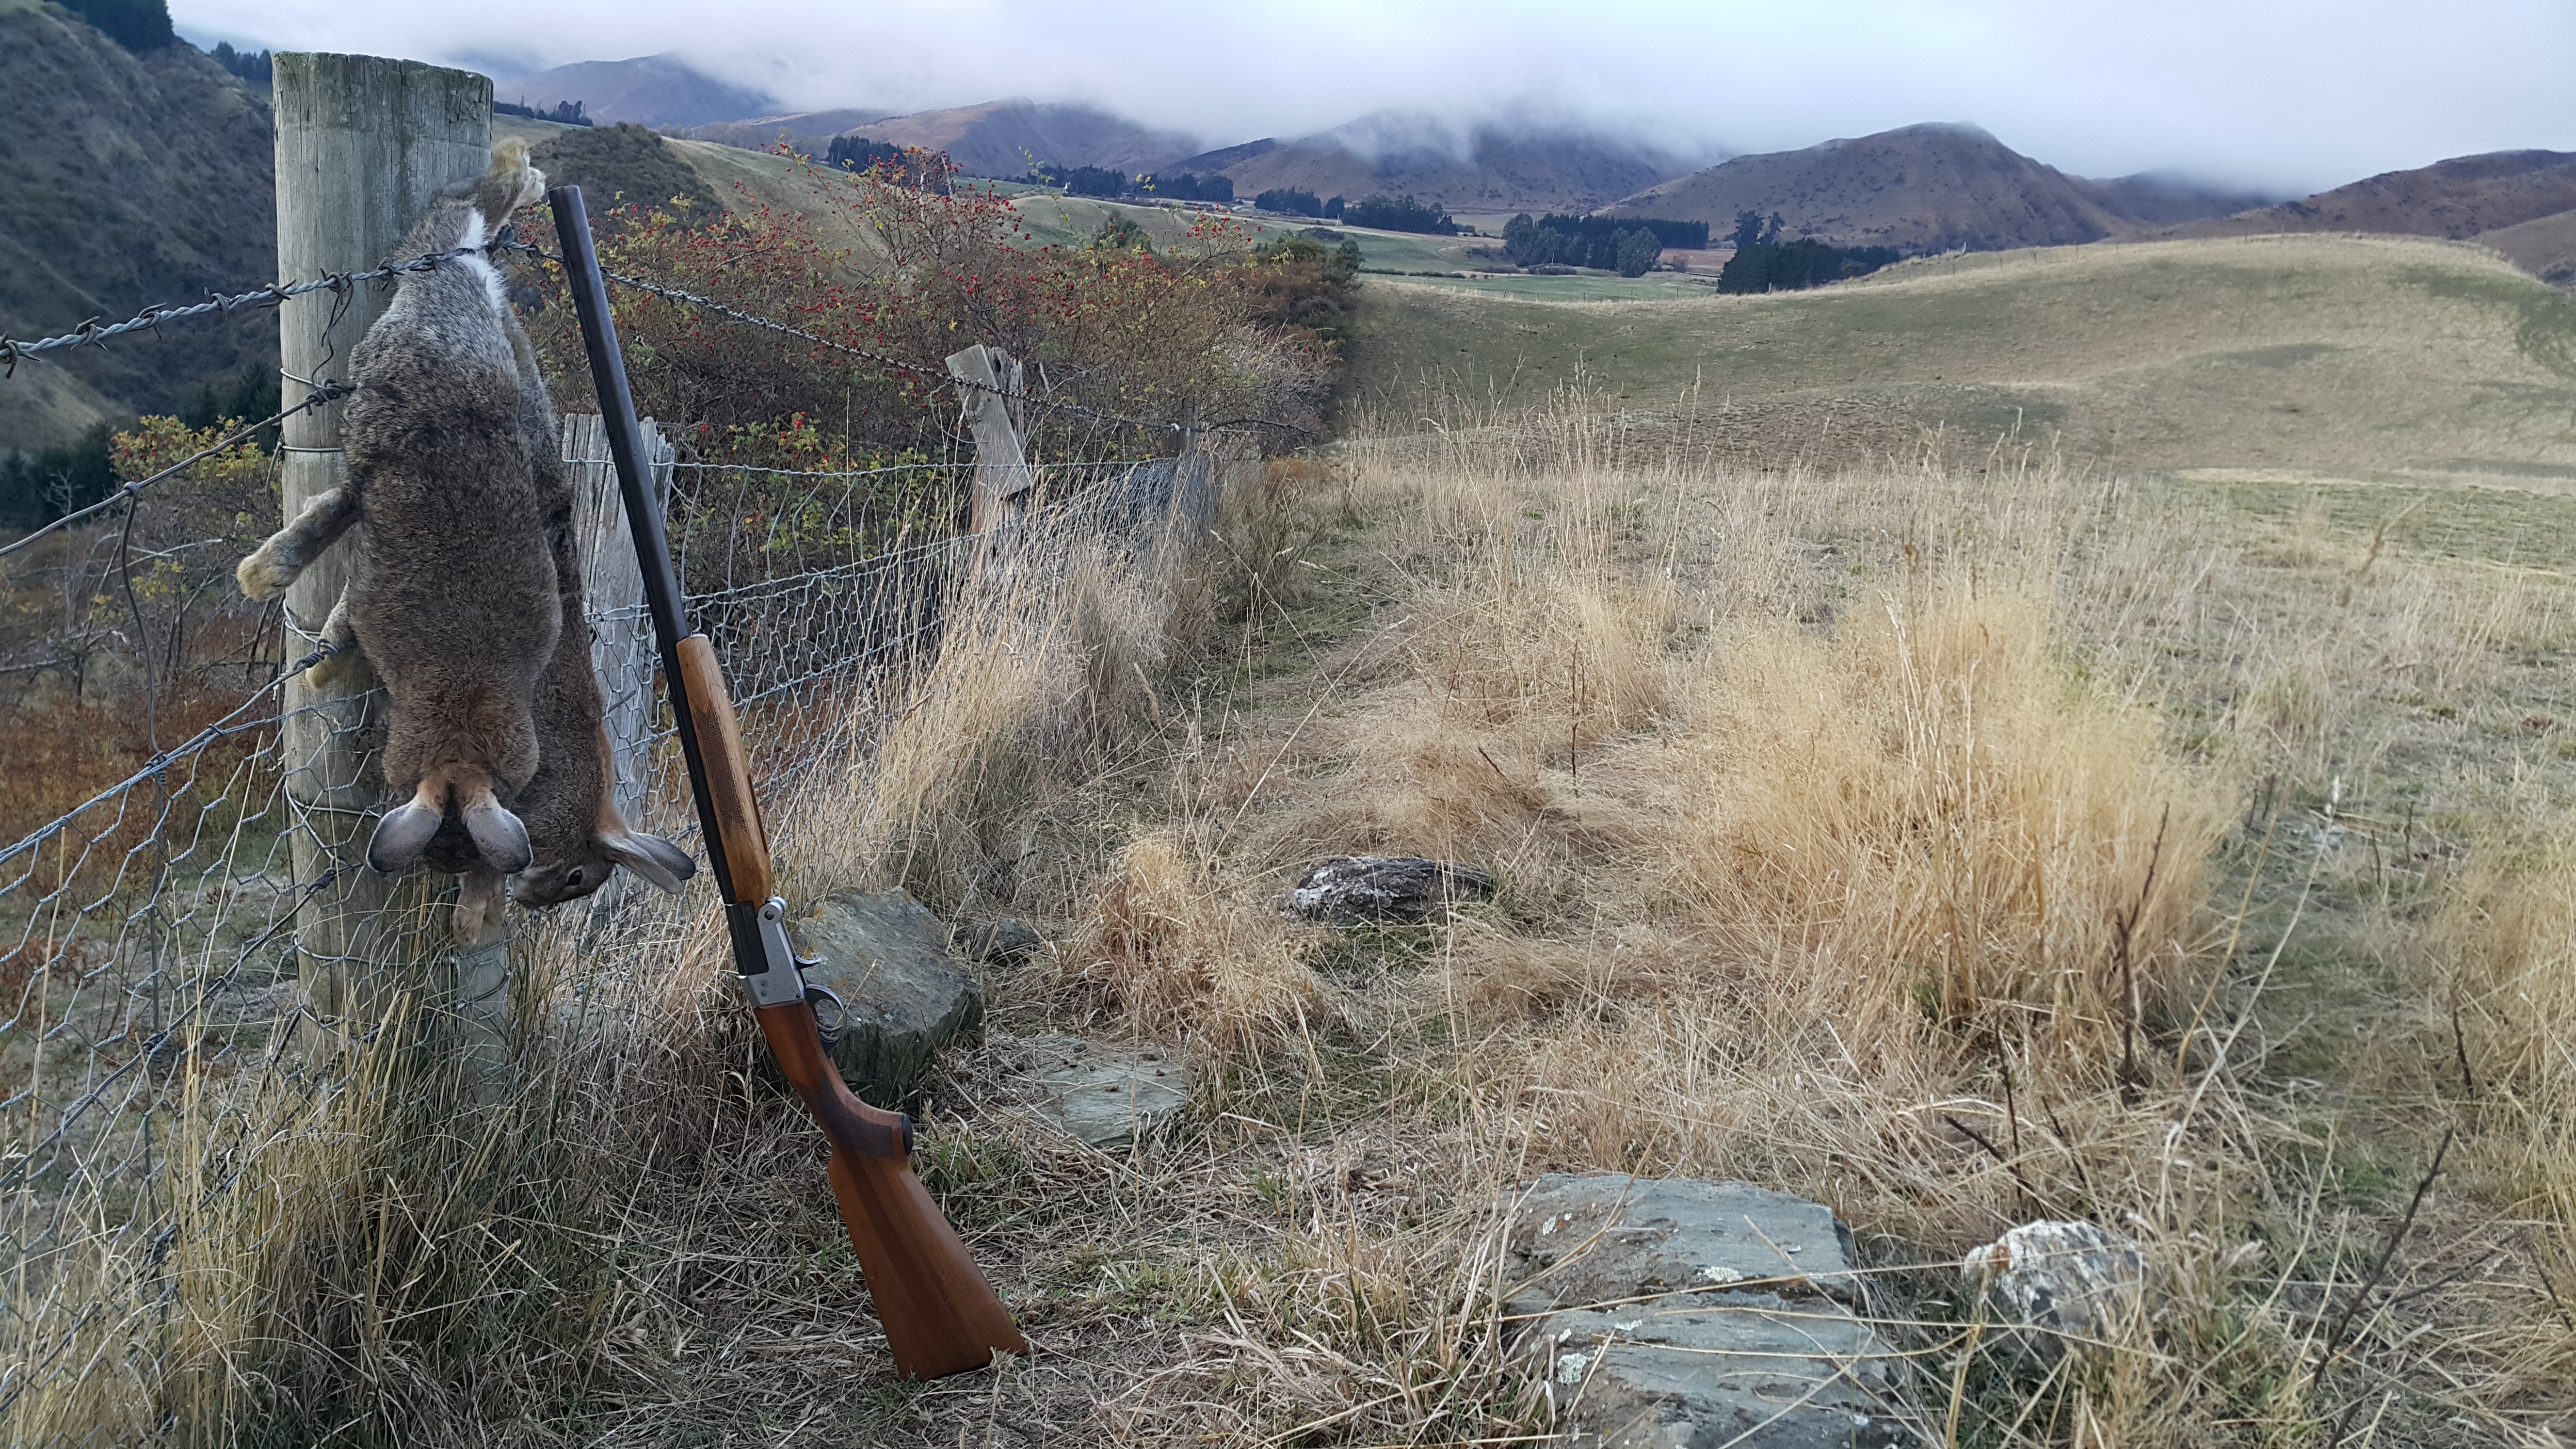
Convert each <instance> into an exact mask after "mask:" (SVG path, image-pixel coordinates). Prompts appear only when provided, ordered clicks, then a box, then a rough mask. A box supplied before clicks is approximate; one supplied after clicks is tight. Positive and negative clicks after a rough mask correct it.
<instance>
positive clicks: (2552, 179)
mask: <svg viewBox="0 0 2576 1449" xmlns="http://www.w3.org/2000/svg"><path fill="white" fill-rule="evenodd" d="M2300 231H2363V232H2405V233H2408V234H2411V235H2415V236H2438V237H2445V238H2448V239H2450V240H2452V241H2473V242H2477V243H2480V244H2482V245H2485V246H2490V247H2493V248H2495V249H2496V250H2497V251H2499V252H2502V253H2503V254H2504V255H2505V256H2506V257H2507V258H2508V259H2509V260H2511V261H2512V262H2513V263H2514V264H2515V265H2517V266H2519V267H2521V268H2523V269H2524V270H2525V271H2528V272H2530V273H2532V274H2533V275H2534V276H2537V277H2540V278H2542V279H2544V280H2547V281H2551V282H2556V283H2558V284H2560V285H2562V286H2564V285H2568V284H2570V283H2576V152H2568V151H2491V152H2488V153H2487V154H2485V155H2482V156H2456V157H2453V158H2452V159H2450V160H2448V161H2436V162H2434V163H2433V164H2432V165H2430V166H2420V167H2417V168H2415V169H2414V170H2411V171H2388V172H2383V173H2381V174H2380V175H2377V176H2372V177H2368V178H2365V179H2363V180H2360V181H2355V182H2353V183H2351V184H2350V185H2348V186H2338V187H2336V188H2334V189H2333V190H2332V191H2320V192H2318V193H2317V194H2316V195H2314V196H2311V197H2308V198H2307V199H2306V200H2304V201H2290V202H2283V203H2282V204H2280V205H2278V206H2267V207H2262V208H2260V209H2257V210H2250V211H2240V212H2237V213H2235V214H2234V215H2230V216H2223V217H2213V218H2209V219H2206V220H2199V221H2191V222H2186V223H2184V224H2183V225H2180V226H2175V227H2171V228H2168V229H2167V230H2165V231H2163V232H2160V233H2158V235H2162V236H2174V237H2192V236H2262V235H2267V234H2273V233H2279V232H2300Z"/></svg>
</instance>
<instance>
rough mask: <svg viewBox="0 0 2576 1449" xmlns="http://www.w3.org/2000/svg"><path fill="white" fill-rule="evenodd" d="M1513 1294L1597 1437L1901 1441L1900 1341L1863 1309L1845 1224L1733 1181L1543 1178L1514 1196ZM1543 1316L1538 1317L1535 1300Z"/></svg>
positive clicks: (1803, 1444) (1780, 1446)
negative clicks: (1894, 1342) (1884, 1336)
mask: <svg viewBox="0 0 2576 1449" xmlns="http://www.w3.org/2000/svg"><path fill="white" fill-rule="evenodd" d="M1512 1211H1513V1219H1512V1226H1511V1231H1510V1234H1509V1236H1508V1237H1507V1238H1506V1240H1505V1259H1504V1267H1505V1271H1506V1272H1507V1273H1508V1274H1509V1275H1511V1277H1512V1278H1513V1279H1514V1280H1515V1281H1516V1284H1517V1286H1516V1287H1514V1289H1513V1290H1512V1293H1511V1299H1510V1304H1511V1310H1512V1312H1513V1313H1515V1314H1519V1315H1531V1316H1533V1317H1535V1318H1536V1323H1537V1327H1536V1328H1535V1329H1534V1330H1533V1331H1532V1332H1531V1333H1530V1334H1529V1335H1528V1336H1527V1337H1526V1338H1525V1339H1524V1340H1523V1347H1524V1349H1525V1351H1528V1352H1544V1353H1548V1354H1551V1355H1553V1358H1554V1362H1553V1365H1552V1368H1551V1372H1550V1377H1551V1378H1552V1380H1553V1382H1554V1392H1555V1394H1556V1396H1557V1403H1558V1405H1559V1406H1560V1408H1561V1409H1562V1410H1564V1411H1566V1412H1568V1413H1569V1414H1570V1416H1571V1417H1572V1419H1573V1421H1574V1423H1575V1425H1576V1426H1577V1428H1578V1430H1579V1431H1580V1432H1579V1435H1578V1437H1577V1438H1576V1440H1575V1441H1574V1442H1576V1443H1580V1444H1583V1445H1587V1446H1600V1449H1716V1446H1719V1445H1740V1446H1744V1449H1826V1446H1835V1449H1848V1446H1853V1445H1860V1446H1871V1449H1877V1446H1888V1445H1899V1444H1909V1443H1911V1442H1912V1436H1911V1435H1909V1434H1908V1433H1907V1432H1906V1431H1905V1429H1904V1428H1903V1427H1902V1426H1901V1425H1900V1424H1898V1423H1897V1422H1896V1421H1895V1420H1893V1419H1892V1418H1891V1417H1889V1415H1890V1411H1891V1409H1892V1408H1893V1407H1894V1404H1895V1399H1896V1395H1895V1383H1894V1374H1893V1373H1892V1372H1891V1371H1890V1365H1892V1364H1893V1363H1894V1362H1895V1359H1894V1356H1893V1350H1891V1349H1890V1348H1889V1347H1888V1345H1887V1344H1886V1343H1885V1342H1883V1341H1882V1340H1881V1339H1880V1338H1879V1337H1878V1334H1877V1333H1876V1331H1875V1330H1873V1329H1872V1328H1871V1327H1870V1326H1869V1325H1868V1324H1867V1323H1865V1322H1863V1321H1862V1320H1861V1319H1860V1318H1858V1317H1856V1316H1855V1315H1854V1314H1853V1312H1852V1305H1854V1304H1856V1303H1857V1302H1858V1300H1859V1291H1858V1287H1857V1284H1858V1282H1859V1280H1858V1278H1857V1277H1856V1275H1855V1271H1854V1265H1853V1263H1852V1256H1851V1244H1850V1238H1849V1235H1848V1234H1846V1233H1845V1232H1844V1231H1843V1228H1842V1225H1841V1224H1840V1223H1838V1222H1836V1221H1835V1220H1834V1215H1833V1213H1832V1212H1830V1211H1829V1210H1827V1209H1826V1208H1824V1207H1823V1206H1821V1205H1819V1204H1816V1203H1811V1202H1807V1201H1805V1200H1804V1199H1801V1198H1795V1197H1790V1196H1788V1195H1787V1194H1785V1193H1777V1192H1772V1191H1769V1190H1768V1189H1765V1188H1759V1187H1754V1186H1751V1185H1750V1184H1747V1183H1740V1182H1695V1181H1690V1180H1686V1179H1673V1180H1661V1181H1658V1180H1649V1179H1643V1178H1634V1177H1628V1176H1624V1175H1610V1176H1600V1177H1569V1176H1565V1175H1562V1174H1551V1175H1550V1176H1547V1177H1543V1178H1541V1179H1539V1180H1538V1181H1537V1182H1536V1183H1534V1184H1532V1185H1531V1186H1530V1187H1529V1188H1528V1190H1527V1191H1526V1192H1525V1193H1523V1194H1522V1195H1520V1197H1519V1199H1518V1201H1517V1202H1516V1203H1515V1204H1514V1205H1513V1209H1512ZM1542 1315H1543V1316H1542Z"/></svg>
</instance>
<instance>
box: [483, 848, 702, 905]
mask: <svg viewBox="0 0 2576 1449" xmlns="http://www.w3.org/2000/svg"><path fill="white" fill-rule="evenodd" d="M621 865H622V866H624V867H626V868H627V869H628V870H631V871H633V872H635V873H636V874H637V875H639V876H642V877H643V878H644V879H645V881H646V882H648V883H649V884H651V885H652V886H654V887H655V888H656V889H658V890H664V891H672V892H676V891H678V890H679V889H680V884H681V882H683V881H685V880H687V879H688V878H689V877H690V876H693V875H695V874H697V872H698V863H697V862H696V861H695V860H692V859H691V858H690V857H689V853H688V852H687V851H685V850H682V849H681V848H680V847H678V846H676V845H673V844H672V843H671V842H669V841H667V840H664V839H662V838H661V837H660V836H658V835H646V834H643V833H642V832H640V831H633V830H625V829H619V830H617V831H615V832H613V833H603V834H600V835H596V836H593V837H591V838H590V839H589V840H587V841H584V842H583V843H582V848H581V849H580V850H577V851H575V852H573V855H572V857H571V858H570V859H568V860H550V861H541V862H539V863H537V864H535V865H532V866H530V867H528V868H527V869H526V870H523V871H521V872H519V873H518V874H517V875H515V876H512V877H511V878H510V899H512V900H514V901H517V902H518V903H519V904H520V905H522V906H525V907H527V908H528V909H529V910H532V911H539V910H544V909H545V908H546V907H548V906H559V905H562V904H563V903H564V902H566V901H577V900H580V899H581V898H582V897H583V896H586V895H589V894H590V893H591V892H593V891H595V890H598V889H599V888H600V887H601V886H604V885H606V884H608V877H609V875H610V874H611V873H612V872H614V871H615V870H616V869H617V867H619V866H621Z"/></svg>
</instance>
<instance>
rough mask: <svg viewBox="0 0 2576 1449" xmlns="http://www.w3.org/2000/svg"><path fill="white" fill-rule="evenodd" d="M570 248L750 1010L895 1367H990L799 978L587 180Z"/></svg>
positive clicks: (974, 1285) (939, 1225) (553, 195)
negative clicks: (652, 476)
mask: <svg viewBox="0 0 2576 1449" xmlns="http://www.w3.org/2000/svg"><path fill="white" fill-rule="evenodd" d="M547 200H548V201H549V202H550V203H552V205H553V207H554V216H555V232H556V234H557V236H558V237H559V238H560V239H561V242H562V245H563V267H564V272H565V275H566V277H567V279H568V280H569V282H570V284H571V291H572V300H573V310H574V311H575V312H576V313H577V314H578V315H579V317H580V319H581V336H582V343H583V346H584V348H585V349H586V350H587V351H588V352H589V354H590V374H591V381H592V383H593V384H594V385H595V386H596V388H597V390H598V393H599V411H600V416H601V419H602V421H603V422H604V423H605V424H606V428H607V433H608V451H609V456H610V458H611V459H612V460H614V462H615V464H616V468H617V486H618V491H619V492H620V493H621V494H622V495H623V496H624V498H625V500H626V519H627V523H628V525H629V526H630V527H631V529H632V530H633V532H634V536H635V554H636V560H637V562H638V563H640V564H641V565H642V568H643V574H644V596H645V602H646V604H647V606H648V608H649V609H650V611H651V613H652V616H653V633H654V636H655V638H656V639H657V640H658V641H659V642H660V645H661V650H662V679H663V684H664V687H665V688H666V689H668V690H669V692H670V696H671V717H672V722H673V724H674V725H675V726H676V727H677V731H678V734H679V736H680V752H681V754H682V755H683V757H685V759H686V760H687V762H688V767H689V789H690V793H691V794H692V795H693V796H694V797H695V798H696V803H697V807H698V822H699V824H700V826H701V827H702V829H703V832H704V835H705V837H706V846H707V857H708V864H709V865H711V866H712V867H714V875H715V880H716V885H717V888H718V889H719V890H720V891H721V892H722V893H723V896H724V908H725V927H726V934H727V935H728V937H730V939H731V941H732V944H733V956H734V965H735V967H736V968H737V969H738V970H740V971H741V973H742V978H743V988H744V991H745V993H746V994H747V995H748V996H749V997H750V998H751V1006H752V1018H753V1020H755V1021H757V1022H758V1023H759V1025H760V1033H761V1036H762V1037H763V1038H764V1039H766V1040H767V1041H768V1043H769V1050H770V1054H771V1055H772V1056H773V1057H775V1058H776V1059H777V1061H778V1066H779V1069H780V1071H781V1072H783V1073H784V1074H785V1076H786V1078H787V1082H788V1085H789V1086H791V1087H793V1088H795V1090H796V1094H797V1095H798V1096H799V1097H801V1098H803V1099H804V1102H805V1109H806V1110H807V1111H808V1112H810V1113H812V1114H813V1117H814V1121H815V1123H816V1124H817V1125H819V1126H820V1127H821V1128H822V1129H823V1132H824V1135H825V1136H826V1137H828V1138H829V1139H830V1140H831V1143H832V1161H831V1168H830V1175H831V1180H832V1196H833V1198H834V1199H835V1200H837V1201H838V1202H839V1204H840V1208H841V1221H842V1223H843V1224H844V1225H846V1226H847V1227H848V1228H849V1230H850V1245H851V1246H852V1247H853V1248H856V1249H857V1250H858V1254H859V1268H860V1271H861V1272H862V1273H864V1274H865V1275H866V1278H867V1284H868V1292H869V1294H870V1296H871V1297H873V1298H874V1299H875V1301H876V1309H877V1321H878V1322H879V1323H881V1324H882V1325H884V1327H885V1334H886V1344H887V1346H888V1347H889V1348H890V1349H891V1350H892V1351H893V1354H894V1362H895V1368H896V1370H897V1371H898V1372H900V1373H902V1374H903V1376H904V1377H906V1378H915V1379H933V1378H941V1377H945V1376H946V1375H949V1374H954V1373H963V1372H966V1371H968V1370H971V1369H979V1368H983V1367H985V1366H986V1365H987V1364H990V1363H991V1362H992V1360H993V1355H994V1353H995V1352H996V1351H1000V1352H1005V1353H1014V1354H1024V1353H1027V1352H1028V1351H1029V1345H1028V1340H1026V1339H1024V1338H1022V1337H1021V1336H1020V1331H1019V1329H1018V1328H1017V1327H1016V1326H1015V1325H1013V1323H1012V1322H1011V1315H1010V1311H1009V1310H1008V1309H1006V1308H1004V1307H1003V1306H1002V1299H1001V1295H999V1294H997V1293H995V1292H994V1291H993V1285H992V1284H991V1283H990V1282H988V1281H986V1279H985V1277H984V1273H983V1270H982V1269H980V1268H978V1267H976V1266H975V1259H974V1256H973V1255H972V1254H970V1253H968V1252H967V1251H966V1245H965V1244H964V1243H963V1242H961V1241H959V1240H958V1237H957V1230H956V1229H955V1228H954V1227H951V1226H950V1225H949V1222H948V1219H947V1218H946V1217H945V1216H944V1215H942V1214H941V1212H940V1211H939V1205H938V1204H936V1203H934V1202H932V1201H931V1200H930V1191H929V1189H927V1188H925V1187H923V1186H922V1185H921V1179H920V1178H918V1177H916V1176H914V1175H913V1171H912V1163H911V1157H910V1154H911V1149H912V1122H911V1119H909V1118H907V1117H905V1116H904V1115H903V1114H902V1113H900V1112H888V1111H884V1110H882V1109H880V1108H876V1107H871V1106H869V1105H868V1104H867V1103H865V1102H862V1101H860V1100H859V1099H858V1098H857V1097H856V1096H855V1095H853V1094H852V1093H851V1091H850V1088H849V1085H848V1084H847V1083H846V1082H844V1081H842V1080H841V1074H840V1072H839V1071H838V1070H837V1069H836V1068H835V1067H834V1066H833V1065H832V1062H831V1059H830V1058H829V1057H828V1056H826V1055H825V1054H824V1051H823V1041H822V1035H821V1032H820V1030H819V1029H818V1027H817V1025H816V1023H815V1020H814V1008H813V1005H812V1003H811V1002H810V1001H809V1000H808V999H807V996H806V990H805V978H804V974H803V973H802V972H801V971H800V970H798V968H797V965H796V960H795V954H794V952H793V951H792V950H791V949H790V947H789V945H788V941H787V924H786V922H787V904H786V902H785V901H784V900H782V899H780V898H779V896H778V895H777V894H776V890H775V886H774V883H773V881H772V879H771V874H770V858H769V833H768V830H767V827H766V826H765V825H764V824H763V823H762V821H761V816H760V802H759V799H758V798H757V797H756V796H755V795H754V794H753V793H752V788H751V772H750V767H749V766H750V761H749V757H748V756H747V755H745V754H744V752H743V747H742V730H741V727H740V725H739V723H738V722H737V721H736V719H735V718H734V711H733V700H732V698H731V696H730V695H728V694H727V692H726V690H725V682H724V673H723V671H722V669H721V668H719V667H718V665H717V663H716V654H715V647H714V645H713V644H711V643H710V642H709V641H708V639H707V637H706V636H705V635H704V634H697V633H692V632H691V631H690V629H689V626H688V616H687V613H686V609H685V600H684V599H683V598H682V597H681V594H680V583H679V578H678V575H677V573H676V572H675V571H674V570H673V569H672V567H671V550H670V544H669V542H668V539H667V536H666V535H665V533H664V531H663V527H662V507H661V500H660V499H658V498H657V497H655V496H654V493H653V490H652V489H651V488H650V487H649V486H647V484H646V481H645V475H644V470H643V466H642V462H643V459H642V434H641V430H640V429H639V428H638V427H637V425H636V421H635V399H634V395H633V394H632V393H631V392H630V391H629V390H628V388H627V384H626V366H625V362H624V359H623V358H621V357H620V356H619V353H618V348H617V325H616V322H615V320H614V319H613V318H612V317H611V315H610V313H609V308H608V289H607V285H606V283H605V281H604V280H603V279H602V277H601V276H600V272H599V254H598V251H597V249H596V248H595V247H594V246H593V244H592V241H591V236H590V219H589V217H588V216H587V215H586V214H585V213H584V212H583V210H582V202H581V188H580V187H578V186H558V187H556V188H555V189H554V190H553V191H551V192H549V193H548V194H547Z"/></svg>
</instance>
